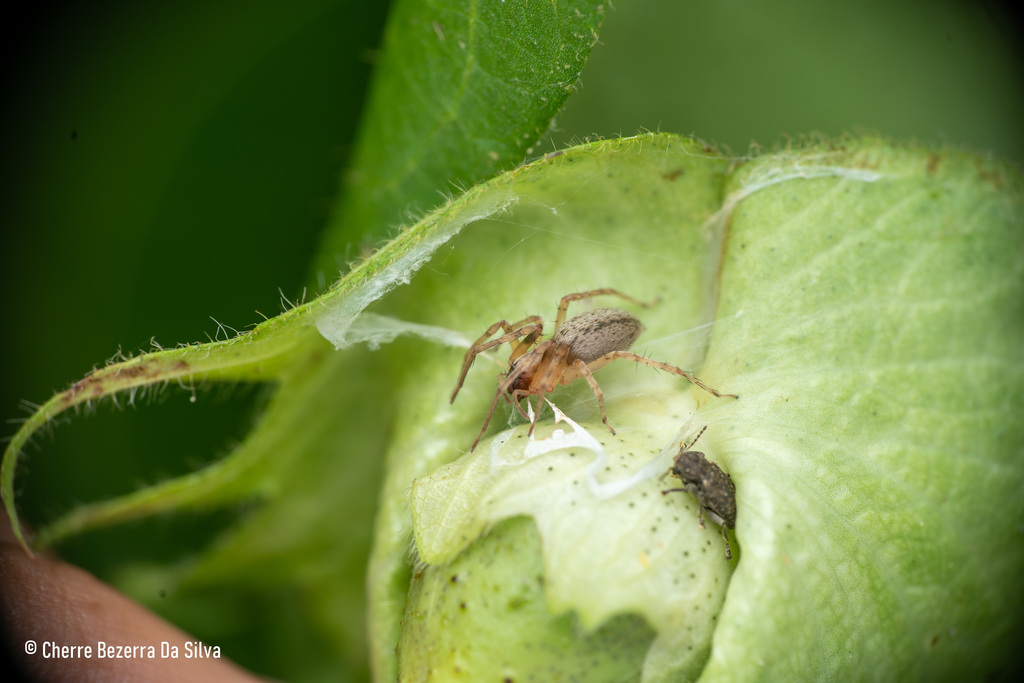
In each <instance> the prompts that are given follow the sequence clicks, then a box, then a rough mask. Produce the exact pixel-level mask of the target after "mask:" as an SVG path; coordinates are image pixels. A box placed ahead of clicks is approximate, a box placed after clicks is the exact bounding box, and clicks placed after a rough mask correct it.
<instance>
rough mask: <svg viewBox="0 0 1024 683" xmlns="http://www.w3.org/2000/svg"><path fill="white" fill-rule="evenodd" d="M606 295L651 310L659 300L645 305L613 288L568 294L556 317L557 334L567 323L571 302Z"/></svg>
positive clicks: (560, 304)
mask: <svg viewBox="0 0 1024 683" xmlns="http://www.w3.org/2000/svg"><path fill="white" fill-rule="evenodd" d="M605 294H610V295H613V296H617V297H620V298H622V299H625V300H626V301H632V302H633V303H635V304H636V305H638V306H643V307H644V308H649V307H651V306H653V305H654V304H656V303H658V300H657V299H655V300H654V301H651V302H646V303H645V302H643V301H640V300H639V299H634V298H633V297H631V296H630V295H628V294H623V293H622V292H620V291H619V290H617V289H612V288H611V287H604V288H603V289H591V290H588V291H586V292H576V293H575V294H566V295H565V296H563V297H562V300H561V301H560V302H559V303H558V315H557V316H556V317H555V332H557V331H558V328H559V327H561V326H562V323H563V322H565V313H566V311H567V310H568V309H569V304H570V303H571V302H573V301H579V300H580V299H589V298H590V297H592V296H603V295H605Z"/></svg>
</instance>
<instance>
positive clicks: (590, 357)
mask: <svg viewBox="0 0 1024 683" xmlns="http://www.w3.org/2000/svg"><path fill="white" fill-rule="evenodd" d="M606 294H609V295H614V296H617V297H620V298H622V299H626V300H627V301H631V302H633V303H635V304H637V305H639V306H643V307H644V308H647V307H649V306H651V305H653V304H654V303H656V302H651V303H644V302H642V301H638V300H637V299H634V298H633V297H631V296H628V295H626V294H623V293H622V292H620V291H618V290H615V289H609V288H605V289H592V290H590V291H587V292H577V293H575V294H566V295H565V296H563V297H562V300H561V302H560V303H559V304H558V314H557V315H556V316H555V329H554V332H553V333H552V335H551V338H550V339H547V340H545V341H542V342H539V343H538V339H540V337H541V335H542V334H543V333H544V322H543V320H541V317H540V316H539V315H531V316H529V317H527V318H523V319H522V320H520V321H518V322H515V323H509V322H508V321H507V320H499V321H498V322H496V323H494V324H493V325H491V326H490V327H488V328H487V331H486V332H484V333H483V335H481V336H480V338H479V339H477V340H476V342H475V343H474V344H473V345H472V346H471V347H470V348H469V351H467V352H466V357H465V358H464V359H463V362H462V372H461V373H460V374H459V381H458V383H457V384H456V385H455V391H453V392H452V399H451V402H452V403H454V402H455V397H456V396H458V395H459V390H460V389H461V388H462V383H463V382H464V381H465V380H466V373H468V372H469V368H470V367H471V366H472V365H473V361H474V360H476V357H477V356H478V355H479V354H481V353H483V352H484V351H487V350H488V349H493V348H494V347H496V346H500V345H502V344H505V343H509V344H512V342H516V343H515V344H512V355H510V356H509V359H508V370H507V371H506V372H504V373H503V374H502V375H501V376H500V379H499V381H498V390H497V391H496V392H495V394H494V400H493V401H491V409H490V410H489V411H488V412H487V417H486V419H484V425H483V427H481V428H480V433H479V434H478V435H477V437H476V441H474V442H473V445H472V446H470V449H469V450H471V451H472V450H474V449H476V446H477V444H478V443H480V439H481V438H482V437H483V435H484V432H485V431H486V430H487V425H488V424H490V421H491V417H492V416H493V415H494V409H495V407H497V405H498V399H499V398H501V397H502V396H504V397H505V400H506V401H509V402H511V403H513V404H514V405H515V406H516V408H517V409H518V410H519V413H520V414H521V415H522V416H523V417H524V418H526V419H527V420H530V416H529V415H528V414H527V412H526V411H525V410H524V409H523V406H522V405H521V404H520V401H521V400H522V399H523V398H526V397H528V396H536V397H537V410H535V411H534V413H533V419H532V420H530V434H533V428H534V427H535V426H536V424H537V416H538V415H539V414H540V407H541V404H542V401H543V400H544V395H545V394H549V393H551V392H552V391H554V390H555V388H556V387H558V385H560V384H562V385H567V384H570V383H572V382H573V381H575V380H577V379H579V378H580V377H582V378H583V379H585V380H586V381H587V384H589V385H590V389H591V391H593V392H594V396H596V397H597V405H598V407H599V408H600V409H601V420H602V421H603V422H604V424H605V426H606V427H608V429H609V430H610V431H611V433H612V434H614V433H615V430H614V429H613V428H612V426H611V424H609V423H608V415H607V414H605V411H604V394H603V393H601V387H599V386H598V385H597V382H596V381H595V380H594V372H596V371H597V370H599V369H601V368H603V367H604V366H605V365H607V364H608V363H610V362H612V361H613V360H632V361H636V362H637V363H643V364H644V365H649V366H651V367H652V368H657V369H658V370H665V371H667V372H671V373H674V374H676V375H679V376H681V377H684V378H685V379H686V380H688V381H689V382H692V383H693V384H696V385H697V386H699V387H700V388H701V389H703V390H704V391H706V392H708V393H710V394H713V395H714V396H726V397H730V398H737V396H735V395H734V394H722V393H719V392H718V391H716V390H714V389H712V388H711V387H709V386H708V385H706V384H704V383H703V382H701V381H700V380H699V379H697V378H696V377H694V376H693V375H692V374H690V373H689V372H687V371H686V370H683V369H681V368H677V367H676V366H674V365H669V364H668V363H662V362H660V361H656V360H651V359H650V358H646V357H644V356H640V355H637V354H635V353H630V352H629V351H627V349H628V348H629V347H631V346H632V345H633V342H635V341H636V339H637V337H639V336H640V333H641V332H643V331H644V326H643V323H641V322H640V320H639V319H638V318H637V317H636V316H634V315H633V314H631V313H627V312H626V311H623V310H621V309H619V308H595V309H593V310H590V311H586V312H584V313H580V314H579V315H576V316H573V317H572V318H569V319H568V320H566V319H565V314H566V311H567V310H568V308H569V304H570V303H572V302H573V301H578V300H580V299H588V298H590V297H593V296H599V295H606ZM499 329H500V330H502V331H503V332H504V333H505V334H503V335H502V336H500V337H498V338H496V339H491V336H492V335H494V334H495V333H496V332H497V331H498V330H499ZM517 340H518V341H517Z"/></svg>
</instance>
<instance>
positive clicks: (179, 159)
mask: <svg viewBox="0 0 1024 683" xmlns="http://www.w3.org/2000/svg"><path fill="white" fill-rule="evenodd" d="M494 1H497V0H494ZM386 9H387V8H386V3H365V2H330V1H328V0H319V1H318V0H302V1H300V2H293V3H287V5H286V4H285V3H277V2H267V1H262V2H252V3H245V4H244V5H243V4H241V3H216V2H214V3H208V2H203V3H200V2H178V3H173V4H172V3H165V4H163V5H152V6H151V5H149V4H139V3H129V2H94V3H90V4H89V5H88V6H85V5H74V4H70V3H69V4H64V5H60V4H48V5H40V6H37V7H35V8H33V9H32V10H31V13H30V14H27V15H22V16H18V15H11V16H10V17H9V18H5V22H6V25H5V26H4V27H3V29H2V30H3V34H4V45H3V48H2V49H3V51H4V52H3V55H4V56H3V67H2V68H3V90H2V92H3V96H4V103H3V107H2V111H0V116H2V125H0V136H2V138H3V140H2V147H0V149H2V150H3V165H2V168H3V170H2V173H3V177H2V182H0V226H2V229H3V231H2V240H3V242H2V244H3V247H2V249H0V254H2V259H3V261H2V266H0V273H2V278H3V281H2V287H3V290H2V291H3V294H4V296H3V298H2V301H3V304H2V305H3V311H2V315H3V337H2V338H3V345H2V348H0V363H2V373H3V374H2V377H3V381H2V385H0V410H2V414H3V417H4V418H5V419H7V420H10V421H11V422H8V423H7V426H6V430H7V434H8V435H9V434H10V433H13V431H14V430H15V429H16V424H14V421H16V420H18V419H20V418H24V417H25V416H26V415H27V412H26V410H25V408H24V407H23V406H22V405H21V404H20V401H22V400H25V401H30V402H34V403H41V402H43V401H44V400H46V399H47V398H48V397H49V396H50V395H51V393H52V392H54V391H58V390H61V389H63V388H65V387H66V386H67V385H69V384H70V383H71V382H73V381H75V380H77V379H79V378H81V377H82V376H83V375H84V374H85V373H86V372H87V371H89V369H90V368H92V367H93V366H95V365H102V364H103V362H104V361H105V360H106V359H108V358H111V357H112V356H113V355H114V354H115V353H117V351H118V349H121V350H123V351H124V352H125V353H130V352H138V351H139V350H144V349H147V348H149V344H150V339H151V338H153V339H155V340H156V341H157V342H159V343H160V344H162V345H163V346H165V347H166V346H173V345H174V344H177V343H179V342H190V341H204V340H206V339H207V338H208V337H209V338H212V337H217V336H220V337H221V338H223V336H224V334H225V333H224V332H223V331H219V330H218V323H217V322H215V321H214V320H213V319H212V318H215V319H216V320H217V321H219V322H220V323H223V324H224V325H226V326H229V327H230V328H234V329H237V330H241V329H245V328H246V327H247V326H249V325H251V324H253V323H255V322H258V321H260V320H262V316H263V315H266V316H273V315H274V314H276V313H278V312H280V310H281V309H282V305H283V304H282V299H283V297H287V299H289V300H290V301H292V302H294V301H296V300H297V299H298V298H300V297H302V296H303V291H306V297H307V298H310V297H312V296H313V295H314V294H315V291H317V290H319V289H321V288H322V287H323V286H325V284H326V283H329V282H330V281H331V280H333V279H334V278H335V277H336V276H337V273H335V272H329V273H310V272H309V271H308V264H309V263H310V262H311V260H312V254H313V253H314V251H315V250H316V248H317V244H318V242H319V240H320V233H321V230H322V229H323V226H324V225H325V224H326V222H327V218H328V216H329V214H330V211H331V206H332V202H333V201H334V200H335V198H336V195H337V191H338V187H339V178H340V173H341V170H342V169H343V167H344V165H345V162H346V160H347V158H348V154H349V148H350V145H351V143H352V140H353V136H354V134H355V130H356V126H357V123H358V120H359V113H360V109H361V104H362V100H363V97H364V95H365V90H366V87H367V83H368V78H369V74H370V72H371V68H372V63H373V61H374V54H375V53H374V50H375V49H376V47H377V45H378V40H379V37H380V34H381V31H382V27H383V22H384V17H385V14H386ZM1009 19H1010V17H1009V15H1008V14H1006V13H1004V12H1002V11H1001V10H1000V5H998V4H982V3H977V2H968V1H967V0H903V1H902V2H883V1H882V0H875V1H863V0H862V1H859V2H844V3H822V2H814V1H811V0H783V1H776V2H771V3H768V2H755V1H752V0H716V1H711V0H701V1H696V2H683V1H681V0H637V1H635V2H626V1H622V2H619V3H617V4H615V5H614V7H611V8H610V10H609V13H608V16H607V18H606V21H605V26H604V29H603V31H602V34H601V39H600V43H599V45H598V46H597V47H596V48H595V50H594V53H593V55H592V59H591V61H590V63H589V64H588V66H587V68H586V70H585V71H584V74H583V76H582V78H581V83H580V88H579V91H578V92H577V94H576V95H574V96H573V97H572V98H571V99H570V100H569V104H568V106H567V108H566V110H565V111H564V112H563V113H562V114H561V115H560V116H559V117H558V118H557V120H556V122H555V125H554V127H553V129H552V131H551V134H550V135H549V136H548V137H547V138H546V139H545V140H543V141H541V143H540V144H539V145H538V146H537V147H536V148H535V151H536V153H537V154H541V153H543V152H545V151H548V150H550V149H553V148H555V147H557V146H561V145H564V144H567V143H569V142H570V141H572V140H578V139H582V138H584V137H586V136H591V135H603V136H613V135H619V134H623V135H631V134H633V133H635V132H637V131H638V130H641V129H648V130H656V129H660V130H663V131H671V132H678V133H693V134H696V135H697V136H699V137H701V138H703V139H705V140H707V141H710V142H714V143H717V144H720V145H723V146H725V147H727V148H728V149H729V150H731V151H732V152H733V153H734V154H746V153H747V152H748V149H749V147H750V145H751V143H752V142H756V143H759V144H760V145H763V146H765V147H769V148H770V147H772V146H774V145H777V144H785V142H786V141H787V140H789V139H799V138H800V136H804V135H807V134H824V135H827V136H838V135H841V134H842V133H844V132H865V131H870V132H877V133H880V134H882V135H885V136H889V137H893V138H897V139H903V140H915V141H918V142H922V143H928V144H943V143H944V144H950V145H955V146H958V147H967V148H971V149H976V150H981V151H990V152H992V153H993V154H996V155H998V156H1002V157H1004V158H1008V159H1010V160H1012V161H1015V162H1016V163H1018V164H1020V163H1021V162H1022V161H1024V125H1022V124H1024V88H1022V85H1024V66H1022V60H1021V44H1020V35H1019V33H1018V32H1017V27H1016V25H1014V24H1013V23H1012V22H1011V21H1010V20H1009ZM381 237H382V236H381V235H366V234H353V235H351V236H349V240H350V241H351V243H352V245H353V246H352V249H351V251H350V252H349V253H345V254H337V255H336V262H337V263H338V265H339V268H341V267H343V266H344V264H345V263H346V262H348V261H351V260H353V259H355V258H356V257H357V256H358V254H359V252H360V250H361V249H362V248H364V247H365V246H367V245H371V244H374V243H376V242H377V241H379V240H380V239H381ZM279 290H280V291H279ZM282 292H283V295H282ZM264 396H265V393H264V390H260V389H256V390H253V389H246V388H238V387H236V388H225V389H223V390H204V391H201V392H200V393H199V395H198V400H197V401H196V402H194V403H193V402H191V401H190V400H189V399H190V394H189V393H188V392H185V391H181V390H179V389H178V388H177V387H168V388H167V390H166V391H164V392H162V393H160V394H158V395H154V396H152V397H150V398H148V399H143V400H140V401H139V404H140V405H139V406H138V407H129V408H127V409H124V410H111V409H110V407H109V405H103V406H100V407H99V409H98V410H97V411H96V415H94V416H91V417H90V418H88V419H76V420H74V421H73V422H71V423H70V424H62V425H60V426H58V427H57V428H56V430H55V431H54V434H53V436H54V437H55V438H50V435H47V434H42V435H39V436H38V437H37V438H36V440H35V443H34V444H33V447H32V448H30V450H29V453H28V457H27V458H26V459H25V461H24V464H23V465H22V467H21V468H20V469H19V479H18V480H17V487H18V490H19V492H20V493H21V494H22V495H23V497H22V498H21V499H20V506H21V509H22V511H23V512H24V513H25V515H26V517H27V519H28V520H29V521H30V522H31V521H34V522H36V523H37V524H38V523H39V522H41V521H44V520H47V519H51V518H52V517H54V516H55V515H57V514H59V513H61V512H63V511H65V510H67V509H68V508H69V507H70V506H72V505H74V504H76V503H79V502H85V501H92V500H96V499H99V498H104V497H108V496H112V495H116V494H119V493H124V492H126V491H130V490H134V489H135V488H137V487H138V486H139V485H141V484H142V483H145V482H152V481H154V480H158V479H162V478H166V477H169V476H173V475H177V474H181V473H184V472H187V471H191V470H193V469H195V468H197V467H199V466H201V465H202V464H203V463H205V462H209V461H210V460H212V459H215V458H216V457H217V456H218V455H219V454H220V453H223V452H224V451H225V450H226V449H227V448H229V447H230V446H231V444H232V443H233V442H235V441H237V440H238V439H239V438H240V437H241V436H242V435H243V434H244V433H245V431H246V430H247V428H248V426H249V424H250V423H251V419H252V416H253V414H254V411H255V410H256V409H257V404H258V402H259V401H260V400H261V399H262V398H263V397H264ZM154 403H157V404H159V405H153V404H154ZM222 521H223V520H222V519H220V518H217V517H211V518H188V519H177V520H170V519H161V520H157V521H156V522H154V524H155V525H156V529H157V531H156V532H154V531H153V527H152V526H146V525H129V526H128V527H127V528H124V529H118V530H115V531H114V532H113V533H109V534H107V533H104V534H90V535H88V536H87V537H86V538H84V539H78V540H75V541H72V542H69V543H68V544H67V545H66V546H64V547H63V548H62V552H63V553H64V554H65V555H67V556H68V557H70V558H71V559H73V560H75V561H78V562H80V563H83V564H85V565H86V566H87V567H89V568H91V569H92V570H93V571H96V572H98V573H99V574H100V575H104V574H105V573H106V572H107V571H108V570H109V568H110V567H112V566H114V564H116V563H117V562H118V561H119V560H120V559H121V558H123V557H130V558H139V559H161V558H173V557H175V556H177V554H178V553H179V552H180V549H181V548H183V547H184V548H191V549H197V548H199V547H201V545H202V543H203V539H204V538H208V537H209V536H210V535H212V534H213V533H215V532H216V528H217V524H219V523H221V522H222Z"/></svg>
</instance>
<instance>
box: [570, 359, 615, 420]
mask: <svg viewBox="0 0 1024 683" xmlns="http://www.w3.org/2000/svg"><path fill="white" fill-rule="evenodd" d="M572 366H573V367H574V368H576V371H577V372H578V373H579V374H580V375H582V376H583V379H585V380H587V384H589V385H590V390H591V391H593V392H594V396H596V397H597V407H598V408H600V409H601V422H604V426H605V427H607V428H608V431H610V432H611V433H612V434H614V433H615V429H614V428H613V427H612V426H611V425H610V424H609V423H608V414H607V413H605V412H604V392H603V391H601V387H599V386H598V384H597V380H596V379H594V375H593V373H591V372H590V368H588V367H587V364H586V363H584V362H583V361H581V360H580V359H579V358H577V359H576V360H574V361H573V363H572Z"/></svg>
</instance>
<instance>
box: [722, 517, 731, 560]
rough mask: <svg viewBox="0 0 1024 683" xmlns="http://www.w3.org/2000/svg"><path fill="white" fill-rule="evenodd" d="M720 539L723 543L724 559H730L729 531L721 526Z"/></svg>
mask: <svg viewBox="0 0 1024 683" xmlns="http://www.w3.org/2000/svg"><path fill="white" fill-rule="evenodd" d="M722 539H723V540H724V541H725V559H727V560H731V559H732V549H731V548H730V547H729V530H728V529H726V528H725V525H724V524H723V525H722Z"/></svg>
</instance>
